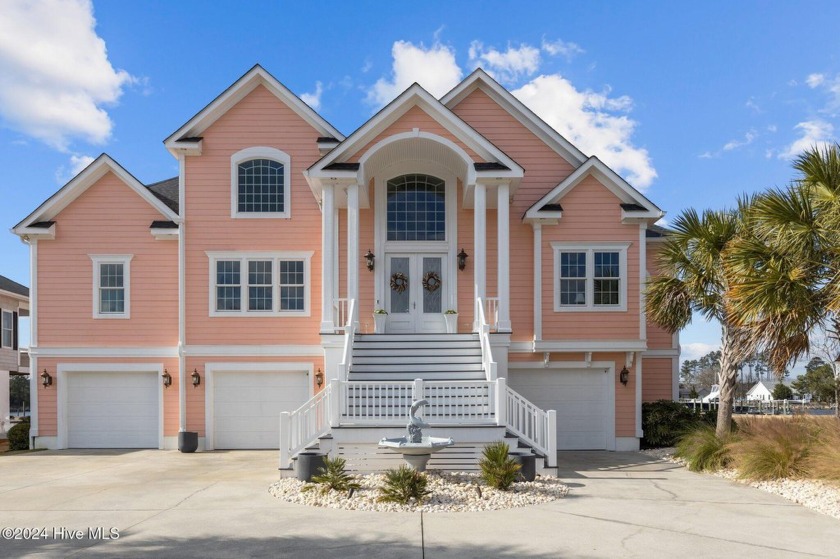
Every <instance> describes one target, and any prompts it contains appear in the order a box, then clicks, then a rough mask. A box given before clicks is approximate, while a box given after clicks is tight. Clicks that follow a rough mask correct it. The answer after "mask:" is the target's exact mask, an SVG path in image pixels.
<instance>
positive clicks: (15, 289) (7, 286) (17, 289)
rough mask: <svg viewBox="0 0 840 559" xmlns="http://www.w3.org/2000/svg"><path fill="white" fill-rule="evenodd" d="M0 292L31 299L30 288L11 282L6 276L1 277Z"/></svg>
mask: <svg viewBox="0 0 840 559" xmlns="http://www.w3.org/2000/svg"><path fill="white" fill-rule="evenodd" d="M0 291H5V292H7V293H12V294H14V295H20V296H21V297H26V298H27V299H28V298H29V288H28V287H26V286H25V285H21V284H19V283H18V282H16V281H14V280H10V279H9V278H7V277H6V276H0Z"/></svg>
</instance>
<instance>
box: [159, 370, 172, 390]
mask: <svg viewBox="0 0 840 559" xmlns="http://www.w3.org/2000/svg"><path fill="white" fill-rule="evenodd" d="M160 377H161V378H162V379H163V385H164V386H165V387H166V388H169V387H170V386H172V375H170V374H169V371H167V370H166V369H164V370H163V374H162V375H160Z"/></svg>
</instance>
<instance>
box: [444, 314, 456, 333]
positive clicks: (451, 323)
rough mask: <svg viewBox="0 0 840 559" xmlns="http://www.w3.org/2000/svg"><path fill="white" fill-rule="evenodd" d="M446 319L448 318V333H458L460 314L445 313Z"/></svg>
mask: <svg viewBox="0 0 840 559" xmlns="http://www.w3.org/2000/svg"><path fill="white" fill-rule="evenodd" d="M443 318H444V320H446V333H447V334H457V333H458V315H457V314H452V313H449V314H444V315H443Z"/></svg>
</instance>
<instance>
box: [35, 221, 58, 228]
mask: <svg viewBox="0 0 840 559" xmlns="http://www.w3.org/2000/svg"><path fill="white" fill-rule="evenodd" d="M53 225H55V221H37V222H35V223H33V224H32V225H30V227H35V228H36V229H49V228H50V227H52V226H53Z"/></svg>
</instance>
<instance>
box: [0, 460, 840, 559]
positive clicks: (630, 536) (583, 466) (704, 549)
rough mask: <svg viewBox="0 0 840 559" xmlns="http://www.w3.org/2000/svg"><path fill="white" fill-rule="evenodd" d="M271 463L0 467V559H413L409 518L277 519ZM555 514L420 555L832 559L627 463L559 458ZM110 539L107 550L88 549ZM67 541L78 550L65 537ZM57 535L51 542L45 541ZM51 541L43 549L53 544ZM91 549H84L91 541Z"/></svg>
mask: <svg viewBox="0 0 840 559" xmlns="http://www.w3.org/2000/svg"><path fill="white" fill-rule="evenodd" d="M276 459H277V455H276V453H275V452H256V451H254V452H247V451H236V452H211V453H197V454H192V455H190V454H180V453H178V452H174V451H157V450H148V451H145V450H144V451H48V452H37V453H29V454H21V455H14V456H8V455H6V456H2V455H0V527H12V528H20V529H24V528H38V529H41V528H46V529H47V534H48V536H49V539H42V540H38V541H0V556H2V557H67V556H70V557H112V556H117V555H119V556H120V557H149V556H154V555H156V556H158V557H162V558H170V557H173V558H174V557H201V558H204V557H294V558H301V557H316V558H327V557H343V558H354V557H357V558H365V559H375V558H380V557H381V558H385V557H388V558H392V557H421V547H420V546H421V518H420V515H419V513H418V514H410V513H374V512H371V513H363V512H348V511H339V510H329V509H316V508H309V507H305V506H301V505H292V504H287V503H284V502H282V501H279V500H278V499H275V498H274V497H271V496H270V495H269V494H268V490H267V488H268V486H269V484H271V483H272V482H273V481H275V480H276V479H277V471H276ZM560 464H561V468H562V471H561V477H562V478H563V479H564V480H566V481H567V483H569V485H570V486H571V492H570V494H569V496H568V497H566V498H565V499H563V500H560V501H557V502H554V503H549V504H546V505H540V506H534V507H528V508H522V509H511V510H506V511H495V512H485V513H460V514H455V513H446V514H427V515H424V517H423V526H424V537H425V546H426V556H427V557H429V558H430V559H431V558H440V557H457V558H458V559H467V558H473V557H474V558H490V557H517V558H523V557H529V558H530V557H537V558H542V557H545V558H548V557H576V558H578V557H579V558H589V557H645V558H650V557H681V556H684V557H692V558H696V557H758V556H760V557H762V558H764V559H767V558H773V557H809V556H813V557H837V554H838V550H840V522H838V521H837V520H834V519H832V518H829V517H826V516H822V515H820V514H817V513H815V512H811V511H809V510H807V509H805V508H803V507H800V506H799V505H796V504H793V503H791V502H789V501H786V500H784V499H781V498H780V497H776V496H773V495H769V494H766V493H763V492H761V491H758V490H756V489H752V488H749V487H745V486H742V485H738V484H736V483H733V482H729V481H726V480H723V479H719V478H715V477H711V476H703V475H698V474H692V473H690V472H688V471H686V470H684V469H682V468H679V467H677V466H675V465H673V464H669V463H664V462H658V461H655V460H653V459H651V458H649V457H647V456H645V455H642V454H638V453H605V452H576V453H561V454H560ZM90 528H103V529H104V530H103V533H102V534H103V535H108V534H109V533H110V529H111V528H115V529H116V530H117V531H118V532H119V538H118V539H110V540H106V539H102V538H99V539H90V538H89V537H88V536H89V535H90V534H89V533H88V530H89V529H90ZM77 529H78V530H82V531H83V534H82V539H69V538H70V537H71V536H76V535H78V534H75V533H74V532H73V531H74V530H77ZM56 530H57V532H56ZM56 535H58V536H59V537H63V538H64V539H55V536H56ZM94 535H96V534H94Z"/></svg>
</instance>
